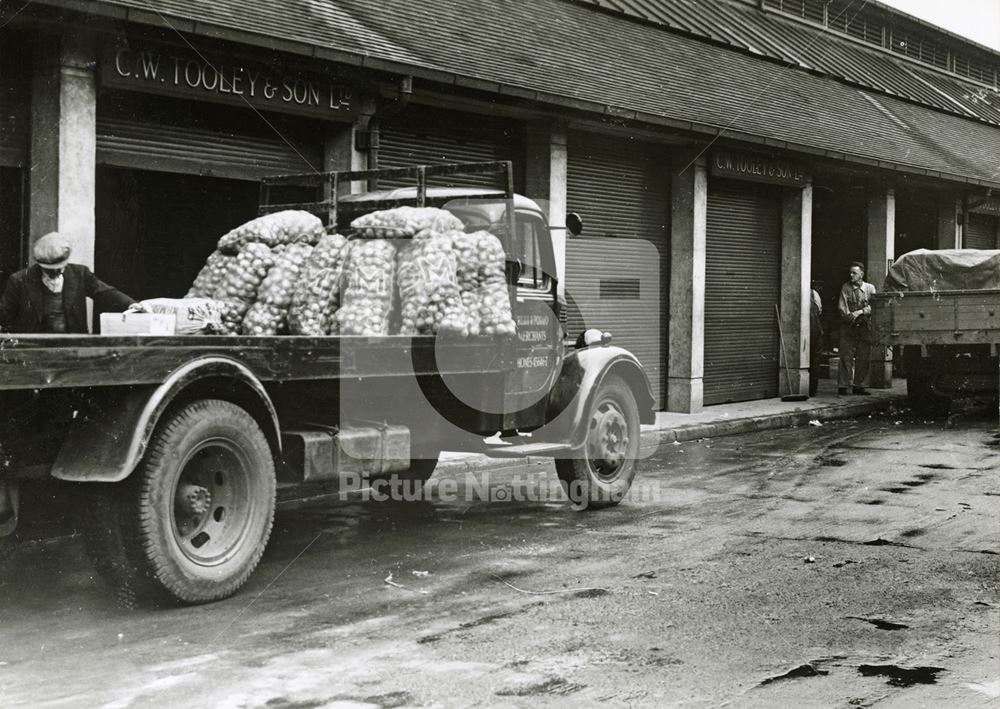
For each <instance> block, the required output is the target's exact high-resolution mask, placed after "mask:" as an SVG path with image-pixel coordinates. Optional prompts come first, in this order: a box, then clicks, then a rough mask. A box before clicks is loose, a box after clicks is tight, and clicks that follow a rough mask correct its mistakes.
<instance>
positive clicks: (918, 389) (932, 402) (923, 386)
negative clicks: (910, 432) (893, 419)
mask: <svg viewBox="0 0 1000 709" xmlns="http://www.w3.org/2000/svg"><path fill="white" fill-rule="evenodd" d="M931 384H932V381H931V377H928V376H919V375H913V376H908V377H907V378H906V399H907V401H908V402H909V404H910V408H912V409H913V411H914V412H916V413H918V414H920V415H922V416H947V415H948V411H949V410H950V409H951V399H950V398H948V397H947V396H942V395H941V394H938V393H937V392H935V391H934V389H933V387H932V386H931Z"/></svg>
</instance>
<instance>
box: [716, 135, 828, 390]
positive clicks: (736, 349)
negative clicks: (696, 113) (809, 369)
mask: <svg viewBox="0 0 1000 709" xmlns="http://www.w3.org/2000/svg"><path fill="white" fill-rule="evenodd" d="M709 171H710V177H709V185H708V197H707V209H706V228H705V300H704V399H703V403H704V404H706V405H709V404H720V403H726V402H734V401H747V400H753V399H765V398H770V397H775V396H778V395H779V391H780V389H779V387H780V382H781V377H784V373H783V372H781V368H782V367H784V366H785V358H784V357H783V356H782V355H781V338H780V336H779V334H783V335H784V339H785V346H786V347H787V348H788V351H787V352H786V354H785V356H787V357H789V365H788V366H789V370H790V371H789V378H790V379H791V380H792V382H793V384H792V388H793V389H794V388H796V387H797V386H798V384H799V382H800V378H801V370H802V363H801V362H799V361H798V359H799V356H798V353H799V352H800V347H799V344H800V338H802V337H804V336H806V335H807V332H805V331H804V329H803V327H802V325H803V320H802V310H803V308H802V305H803V298H802V294H803V290H805V289H806V287H807V285H808V284H807V282H804V275H805V274H808V265H809V259H808V258H806V259H805V268H803V267H802V261H803V256H805V255H807V254H808V252H809V247H810V241H811V237H810V234H809V226H808V221H807V220H806V219H805V218H804V215H805V214H806V213H807V210H803V209H802V198H801V194H802V193H803V190H804V188H807V187H808V186H809V183H810V179H811V178H810V176H809V174H808V173H807V172H806V170H805V168H804V167H803V166H801V165H799V164H796V163H793V162H790V161H787V160H783V159H776V158H770V157H764V156H758V155H754V154H751V153H743V152H739V151H719V152H716V153H714V154H712V155H711V156H710V158H709ZM809 189H810V194H811V188H809ZM796 205H798V208H799V210H800V211H799V212H798V214H796V213H795V209H796ZM808 211H811V205H809V209H808ZM786 222H787V223H786ZM783 264H784V267H783ZM806 294H808V291H807V290H806ZM779 312H781V317H782V326H783V328H784V331H783V332H781V333H779V327H778V313H779ZM807 320H808V313H806V321H807ZM806 329H807V328H806Z"/></svg>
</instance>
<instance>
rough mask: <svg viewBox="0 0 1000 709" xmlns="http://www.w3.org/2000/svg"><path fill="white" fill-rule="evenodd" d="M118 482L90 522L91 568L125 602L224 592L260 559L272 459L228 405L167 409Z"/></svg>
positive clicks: (270, 513) (257, 433)
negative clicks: (102, 512) (98, 517)
mask: <svg viewBox="0 0 1000 709" xmlns="http://www.w3.org/2000/svg"><path fill="white" fill-rule="evenodd" d="M124 486H125V488H124V489H123V490H120V491H117V492H118V493H119V494H113V493H112V494H109V495H107V496H106V499H107V498H110V505H109V506H105V507H104V509H105V511H106V512H108V513H110V514H108V515H107V517H106V518H105V519H106V525H105V526H104V527H102V526H101V525H100V524H97V525H94V524H89V525H87V527H88V528H89V529H90V530H91V531H90V533H89V536H88V547H89V548H90V550H91V556H92V557H96V558H95V559H94V560H95V562H96V565H97V568H98V571H100V572H101V573H102V575H104V576H106V577H108V578H109V580H110V581H111V582H112V584H113V585H115V586H117V587H118V590H119V595H120V597H121V599H122V600H123V601H124V602H125V603H126V604H129V605H130V604H131V602H132V601H139V602H141V601H145V600H160V599H166V600H172V601H174V602H177V601H179V602H182V603H206V602H209V601H214V600H218V599H221V598H225V597H227V596H230V595H232V594H233V593H235V592H236V591H237V590H238V589H239V588H240V586H242V585H243V583H244V582H245V581H246V580H247V578H248V577H249V576H250V574H251V573H252V572H253V570H254V568H255V567H256V566H257V563H258V562H259V561H260V558H261V556H262V554H263V552H264V546H265V545H266V544H267V540H268V538H269V536H270V534H271V524H272V521H273V519H274V507H275V473H274V460H273V457H272V454H271V449H270V446H268V443H267V439H266V438H265V437H264V434H263V432H262V431H261V429H260V427H259V426H258V425H257V422H256V421H255V420H254V419H253V417H252V416H250V414H248V413H247V412H246V411H244V410H243V409H241V408H240V407H238V406H236V405H235V404H232V403H230V402H228V401H221V400H215V399H209V400H204V401H197V402H194V403H191V404H188V405H187V406H185V407H183V408H181V409H179V410H177V411H176V412H174V413H173V414H171V415H169V416H168V417H167V418H166V419H165V420H164V421H163V422H161V424H160V425H159V426H158V427H157V430H156V432H155V433H154V435H153V437H152V439H151V440H150V443H149V446H148V448H147V450H146V454H145V456H144V457H143V460H142V462H141V463H140V465H139V467H138V468H137V469H136V471H135V472H134V473H133V475H132V478H131V479H130V480H129V481H128V482H127V483H125V484H124ZM114 487H117V486H114ZM109 507H110V509H109ZM98 509H100V506H99V508H98ZM96 521H97V522H100V520H96ZM107 525H110V527H108V526H107Z"/></svg>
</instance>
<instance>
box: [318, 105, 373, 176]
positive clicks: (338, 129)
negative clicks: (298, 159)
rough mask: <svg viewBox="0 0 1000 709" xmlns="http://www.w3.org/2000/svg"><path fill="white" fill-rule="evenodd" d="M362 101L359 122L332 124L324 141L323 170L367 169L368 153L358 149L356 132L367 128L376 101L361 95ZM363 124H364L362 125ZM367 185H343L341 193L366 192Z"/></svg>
mask: <svg viewBox="0 0 1000 709" xmlns="http://www.w3.org/2000/svg"><path fill="white" fill-rule="evenodd" d="M358 100H359V101H360V102H361V117H360V118H359V119H358V123H355V124H350V125H347V124H342V123H337V124H333V125H331V126H330V127H329V128H328V129H327V131H326V136H325V140H324V143H323V165H322V167H321V168H320V169H321V170H323V172H333V171H334V170H367V169H368V154H367V153H366V152H364V151H361V150H358V147H357V141H356V134H357V132H358V130H360V129H362V127H364V128H367V125H368V121H369V120H370V118H371V115H372V113H373V112H374V111H375V104H374V101H373V100H372V99H371V98H370V97H359V98H358ZM362 124H363V125H362ZM366 188H367V185H366V184H365V183H364V182H355V183H352V184H351V185H350V186H348V185H341V188H340V193H341V194H348V193H350V192H364V191H365V189H366Z"/></svg>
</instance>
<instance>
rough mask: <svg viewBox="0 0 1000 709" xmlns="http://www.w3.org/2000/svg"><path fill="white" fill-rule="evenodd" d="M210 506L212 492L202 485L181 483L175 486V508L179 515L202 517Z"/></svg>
mask: <svg viewBox="0 0 1000 709" xmlns="http://www.w3.org/2000/svg"><path fill="white" fill-rule="evenodd" d="M211 506H212V493H211V492H210V491H209V489H208V488H207V487H204V486H202V485H192V484H191V483H183V484H181V485H179V486H178V487H177V508H178V512H180V513H181V515H184V516H189V517H202V516H204V515H205V514H206V513H207V512H208V510H209V509H210V508H211Z"/></svg>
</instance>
